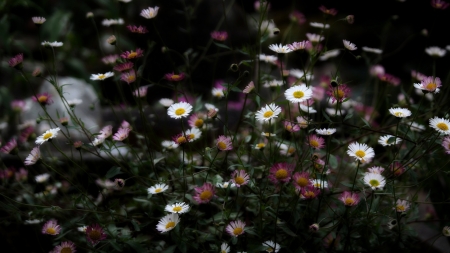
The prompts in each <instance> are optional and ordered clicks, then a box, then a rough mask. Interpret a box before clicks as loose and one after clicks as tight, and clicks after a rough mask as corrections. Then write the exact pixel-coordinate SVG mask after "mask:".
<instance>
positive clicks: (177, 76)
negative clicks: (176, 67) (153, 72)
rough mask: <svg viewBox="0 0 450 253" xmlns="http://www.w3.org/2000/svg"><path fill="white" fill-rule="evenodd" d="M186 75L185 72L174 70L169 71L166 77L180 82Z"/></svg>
mask: <svg viewBox="0 0 450 253" xmlns="http://www.w3.org/2000/svg"><path fill="white" fill-rule="evenodd" d="M185 77H186V75H185V74H184V73H180V74H174V72H172V73H167V74H165V75H164V78H165V79H166V80H168V81H172V82H178V81H181V80H183V79H184V78H185Z"/></svg>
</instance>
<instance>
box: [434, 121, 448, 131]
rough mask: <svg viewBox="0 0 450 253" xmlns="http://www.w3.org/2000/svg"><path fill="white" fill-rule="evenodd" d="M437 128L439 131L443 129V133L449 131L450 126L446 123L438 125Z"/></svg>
mask: <svg viewBox="0 0 450 253" xmlns="http://www.w3.org/2000/svg"><path fill="white" fill-rule="evenodd" d="M436 126H437V127H438V128H439V129H441V130H442V131H447V130H448V126H447V124H445V123H444V122H440V123H437V124H436Z"/></svg>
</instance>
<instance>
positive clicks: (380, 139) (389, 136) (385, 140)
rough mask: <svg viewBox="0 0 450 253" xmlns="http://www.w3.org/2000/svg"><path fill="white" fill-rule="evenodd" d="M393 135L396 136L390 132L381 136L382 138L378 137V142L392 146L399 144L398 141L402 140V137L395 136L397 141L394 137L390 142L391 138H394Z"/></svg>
mask: <svg viewBox="0 0 450 253" xmlns="http://www.w3.org/2000/svg"><path fill="white" fill-rule="evenodd" d="M392 137H394V136H393V135H389V134H388V135H385V136H380V138H379V139H378V143H380V144H381V145H383V146H391V145H394V144H398V143H400V142H402V139H401V138H399V137H397V138H395V143H394V139H392V142H391V143H389V139H390V138H392Z"/></svg>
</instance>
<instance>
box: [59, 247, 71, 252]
mask: <svg viewBox="0 0 450 253" xmlns="http://www.w3.org/2000/svg"><path fill="white" fill-rule="evenodd" d="M60 253H72V249H71V248H69V247H64V248H62V249H61V251H60Z"/></svg>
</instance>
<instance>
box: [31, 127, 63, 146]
mask: <svg viewBox="0 0 450 253" xmlns="http://www.w3.org/2000/svg"><path fill="white" fill-rule="evenodd" d="M59 130H60V129H59V127H57V128H52V129H50V130H47V131H45V133H44V134H42V135H41V136H39V137H37V139H36V144H37V145H41V144H42V143H44V142H46V141H48V140H51V139H53V138H55V137H56V136H58V132H59Z"/></svg>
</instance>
